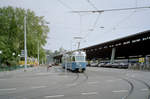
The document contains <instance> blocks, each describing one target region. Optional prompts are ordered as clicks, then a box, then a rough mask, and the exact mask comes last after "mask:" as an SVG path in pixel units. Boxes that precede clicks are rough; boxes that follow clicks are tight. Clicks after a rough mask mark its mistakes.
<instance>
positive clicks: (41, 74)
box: [36, 73, 58, 75]
mask: <svg viewBox="0 0 150 99" xmlns="http://www.w3.org/2000/svg"><path fill="white" fill-rule="evenodd" d="M49 74H58V73H36V75H49Z"/></svg>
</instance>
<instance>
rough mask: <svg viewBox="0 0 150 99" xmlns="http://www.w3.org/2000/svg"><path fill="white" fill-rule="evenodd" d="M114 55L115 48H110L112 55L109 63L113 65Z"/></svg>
mask: <svg viewBox="0 0 150 99" xmlns="http://www.w3.org/2000/svg"><path fill="white" fill-rule="evenodd" d="M115 53H116V48H112V53H111V60H110V63H111V64H113V63H114V60H115Z"/></svg>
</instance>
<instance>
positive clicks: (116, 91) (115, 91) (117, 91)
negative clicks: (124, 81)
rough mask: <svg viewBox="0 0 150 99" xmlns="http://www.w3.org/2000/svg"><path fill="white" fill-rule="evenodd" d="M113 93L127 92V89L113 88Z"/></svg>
mask: <svg viewBox="0 0 150 99" xmlns="http://www.w3.org/2000/svg"><path fill="white" fill-rule="evenodd" d="M112 92H113V93H119V92H128V90H114V91H112Z"/></svg>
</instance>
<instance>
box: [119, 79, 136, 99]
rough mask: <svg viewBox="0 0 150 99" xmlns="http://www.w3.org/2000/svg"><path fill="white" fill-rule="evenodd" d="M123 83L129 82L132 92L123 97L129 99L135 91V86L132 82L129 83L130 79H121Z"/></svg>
mask: <svg viewBox="0 0 150 99" xmlns="http://www.w3.org/2000/svg"><path fill="white" fill-rule="evenodd" d="M121 79H122V80H123V81H125V82H127V83H128V84H129V85H130V90H129V93H128V94H127V95H125V96H123V97H122V98H121V99H128V97H129V96H130V95H131V94H132V92H133V90H134V85H133V83H132V82H131V81H129V80H128V79H125V78H121Z"/></svg>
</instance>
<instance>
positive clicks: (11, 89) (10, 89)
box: [0, 88, 16, 91]
mask: <svg viewBox="0 0 150 99" xmlns="http://www.w3.org/2000/svg"><path fill="white" fill-rule="evenodd" d="M13 90H16V88H9V89H0V91H13Z"/></svg>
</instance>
